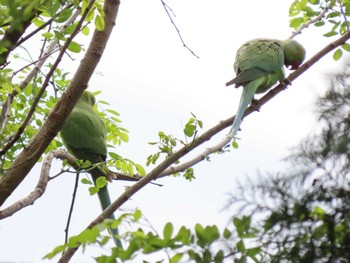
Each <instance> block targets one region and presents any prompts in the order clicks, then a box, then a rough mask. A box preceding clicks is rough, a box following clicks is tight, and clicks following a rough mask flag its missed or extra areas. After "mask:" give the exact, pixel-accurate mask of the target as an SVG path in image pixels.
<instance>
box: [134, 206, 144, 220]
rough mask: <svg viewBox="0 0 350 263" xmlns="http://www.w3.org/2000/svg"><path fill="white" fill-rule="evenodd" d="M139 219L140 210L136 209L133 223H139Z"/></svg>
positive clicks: (140, 215)
mask: <svg viewBox="0 0 350 263" xmlns="http://www.w3.org/2000/svg"><path fill="white" fill-rule="evenodd" d="M141 217H142V212H141V210H140V209H136V210H135V212H134V214H133V219H134V221H139V220H140V218H141Z"/></svg>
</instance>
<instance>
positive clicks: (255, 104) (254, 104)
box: [250, 98, 260, 111]
mask: <svg viewBox="0 0 350 263" xmlns="http://www.w3.org/2000/svg"><path fill="white" fill-rule="evenodd" d="M250 106H252V107H253V108H254V110H256V111H260V103H259V101H258V100H257V99H254V98H253V99H252V101H251V102H250Z"/></svg>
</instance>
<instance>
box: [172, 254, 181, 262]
mask: <svg viewBox="0 0 350 263" xmlns="http://www.w3.org/2000/svg"><path fill="white" fill-rule="evenodd" d="M183 255H184V254H183V253H176V254H175V255H174V256H173V257H172V258H171V259H170V263H177V262H180V260H181V259H182V257H183Z"/></svg>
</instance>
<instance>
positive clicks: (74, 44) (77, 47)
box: [67, 41, 81, 53]
mask: <svg viewBox="0 0 350 263" xmlns="http://www.w3.org/2000/svg"><path fill="white" fill-rule="evenodd" d="M67 49H68V50H69V51H71V52H74V53H79V52H80V51H81V46H80V44H78V43H77V42H75V41H72V42H70V44H69V45H68V47H67Z"/></svg>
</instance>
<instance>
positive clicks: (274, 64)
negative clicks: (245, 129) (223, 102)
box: [226, 38, 305, 137]
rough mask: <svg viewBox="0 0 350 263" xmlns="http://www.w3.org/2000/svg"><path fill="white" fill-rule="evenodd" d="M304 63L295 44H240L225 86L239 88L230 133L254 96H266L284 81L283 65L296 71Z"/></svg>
mask: <svg viewBox="0 0 350 263" xmlns="http://www.w3.org/2000/svg"><path fill="white" fill-rule="evenodd" d="M304 59H305V49H304V48H303V46H301V45H300V44H299V43H298V42H296V41H295V40H286V41H280V40H275V39H264V38H260V39H254V40H251V41H248V42H246V43H245V44H243V45H242V46H241V47H240V48H239V49H238V51H237V53H236V59H235V63H234V65H233V67H234V70H235V73H236V77H235V78H234V79H232V80H231V81H229V82H227V83H226V86H229V85H232V84H235V86H236V88H237V87H239V86H243V91H242V95H241V99H240V102H239V106H238V110H237V113H236V117H235V119H234V121H233V124H232V128H231V130H230V134H231V136H232V137H233V136H235V135H236V133H237V131H238V129H239V126H240V124H241V122H242V118H243V114H244V112H245V110H246V108H247V107H248V105H249V103H251V101H252V99H253V97H254V94H255V93H263V92H266V91H267V90H268V89H269V88H271V87H272V86H273V85H274V84H275V83H276V82H277V81H281V80H283V79H284V69H283V65H285V66H286V67H290V69H292V70H295V69H297V68H298V67H299V66H300V65H301V63H302V62H303V61H304Z"/></svg>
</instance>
